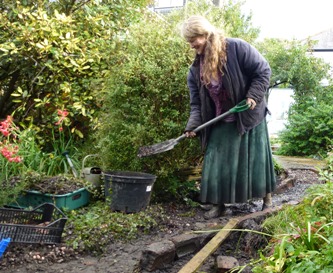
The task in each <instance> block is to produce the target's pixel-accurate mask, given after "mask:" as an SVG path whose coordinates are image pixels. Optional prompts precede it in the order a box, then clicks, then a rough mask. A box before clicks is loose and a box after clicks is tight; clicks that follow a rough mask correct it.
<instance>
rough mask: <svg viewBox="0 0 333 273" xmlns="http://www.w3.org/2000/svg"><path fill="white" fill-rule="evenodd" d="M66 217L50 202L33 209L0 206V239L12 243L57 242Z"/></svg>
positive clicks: (59, 239)
mask: <svg viewBox="0 0 333 273" xmlns="http://www.w3.org/2000/svg"><path fill="white" fill-rule="evenodd" d="M66 221H67V217H66V216H65V214H64V213H63V212H62V211H61V210H60V209H58V208H57V207H56V206H55V205H53V204H51V203H45V204H42V205H40V206H37V207H36V208H34V209H33V210H22V209H11V208H0V240H2V239H5V238H11V242H14V243H32V244H37V243H42V244H57V243H60V242H61V235H62V232H63V230H64V227H65V224H66Z"/></svg>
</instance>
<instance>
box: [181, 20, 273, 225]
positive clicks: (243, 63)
mask: <svg viewBox="0 0 333 273" xmlns="http://www.w3.org/2000/svg"><path fill="white" fill-rule="evenodd" d="M182 35H183V37H184V38H185V39H186V41H187V42H188V43H189V44H190V46H191V48H193V49H194V50H195V52H196V57H195V60H194V62H193V64H192V65H191V67H190V70H189V73H188V87H189V90H190V106H191V112H190V117H189V120H188V123H187V125H186V128H185V134H186V136H187V137H195V136H196V134H195V133H194V132H193V131H192V130H193V129H195V128H196V127H198V126H199V125H201V124H202V123H205V122H207V121H208V120H210V119H212V118H214V117H216V116H218V115H220V114H222V113H224V112H226V111H228V110H229V109H230V108H232V107H233V106H235V105H236V104H237V103H239V102H240V101H242V100H244V99H246V101H247V103H248V104H249V105H250V108H249V110H247V111H244V112H241V113H237V114H232V115H228V116H227V117H226V118H225V119H224V120H222V121H221V122H218V123H217V124H215V125H213V126H211V127H209V128H207V129H204V130H202V131H200V139H201V143H202V148H203V150H205V157H204V163H203V171H202V180H201V193H200V198H201V201H202V202H203V203H206V204H213V207H212V209H211V210H209V211H208V212H206V213H205V218H206V219H210V218H214V217H218V216H220V215H221V214H222V213H223V212H224V211H225V205H224V204H225V203H245V202H247V201H248V200H249V199H251V198H256V197H259V198H263V201H264V202H263V209H265V208H267V207H271V206H272V201H271V192H272V191H273V190H274V188H275V184H276V178H275V173H274V165H273V160H272V153H271V148H270V143H269V136H268V130H267V124H266V121H265V116H266V114H267V112H268V110H267V104H266V101H265V94H266V90H267V88H268V86H269V79H270V75H271V69H270V67H269V64H268V63H267V61H266V60H265V59H264V57H263V56H262V55H261V54H260V53H259V52H258V51H257V50H256V49H255V48H254V47H253V46H251V45H250V44H249V43H247V42H245V41H243V40H241V39H235V38H225V37H224V35H223V33H222V32H221V31H220V30H218V29H216V28H215V27H214V26H212V25H211V24H210V22H209V21H207V20H206V19H205V18H204V17H201V16H192V17H190V18H189V19H188V20H186V21H185V22H184V24H183V28H182Z"/></svg>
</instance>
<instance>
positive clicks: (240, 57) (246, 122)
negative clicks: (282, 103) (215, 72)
mask: <svg viewBox="0 0 333 273" xmlns="http://www.w3.org/2000/svg"><path fill="white" fill-rule="evenodd" d="M223 73H224V75H223V76H222V83H223V86H224V88H225V89H226V90H228V91H229V92H230V95H231V99H232V102H233V104H234V105H236V104H237V103H239V102H240V101H242V100H243V99H246V98H252V99H254V100H255V101H256V107H255V108H254V109H253V110H247V111H244V112H241V113H237V114H236V121H237V127H238V131H239V133H240V134H244V133H246V132H247V131H249V130H251V129H252V128H254V127H255V126H257V125H258V124H259V123H261V121H263V119H264V118H265V116H266V114H267V104H266V99H265V94H266V91H267V89H268V87H269V79H270V75H271V69H270V66H269V64H268V62H267V61H266V60H265V58H264V57H263V56H262V55H261V54H260V53H259V52H258V51H257V50H256V49H255V48H254V47H253V46H251V45H250V44H249V43H247V42H245V41H243V40H241V39H235V38H227V63H226V65H224V67H223ZM187 84H188V87H189V90H190V106H191V112H190V117H189V120H188V123H187V125H186V128H185V131H192V130H193V129H195V128H196V127H198V126H199V125H201V124H203V123H205V122H207V121H208V120H210V119H212V118H214V117H215V106H214V103H213V101H212V99H211V98H210V96H209V93H208V90H207V89H206V87H205V86H204V85H202V84H201V81H200V60H199V56H196V58H195V60H194V62H193V64H192V65H191V67H190V70H189V73H188V77H187ZM209 131H210V128H207V129H203V130H202V131H201V132H200V138H201V141H202V147H203V148H205V146H206V144H207V139H208V136H209Z"/></svg>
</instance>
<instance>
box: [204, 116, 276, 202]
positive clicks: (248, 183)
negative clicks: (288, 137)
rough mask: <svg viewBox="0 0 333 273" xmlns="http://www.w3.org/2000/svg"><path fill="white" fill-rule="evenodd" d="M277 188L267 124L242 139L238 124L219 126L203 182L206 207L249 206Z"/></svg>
mask: <svg viewBox="0 0 333 273" xmlns="http://www.w3.org/2000/svg"><path fill="white" fill-rule="evenodd" d="M275 185H276V177H275V172H274V164H273V160H272V152H271V147H270V143H269V136H268V130H267V124H266V121H265V120H264V121H263V122H261V123H260V124H259V125H258V126H256V127H255V128H253V129H252V130H250V131H249V132H247V133H245V134H244V135H240V134H239V133H238V130H237V125H236V122H232V123H218V124H217V125H216V126H214V127H213V128H212V131H211V135H210V138H209V141H208V145H207V149H206V153H205V157H204V163H203V171H202V179H201V193H200V197H201V198H200V199H201V202H203V203H211V204H223V203H245V202H247V201H248V200H249V199H252V198H257V197H258V198H259V197H260V198H262V197H264V196H265V195H266V194H267V193H271V192H273V190H274V189H275Z"/></svg>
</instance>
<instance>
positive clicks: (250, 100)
mask: <svg viewBox="0 0 333 273" xmlns="http://www.w3.org/2000/svg"><path fill="white" fill-rule="evenodd" d="M246 104H248V105H250V109H251V110H253V109H254V107H256V105H257V103H256V102H255V100H254V99H251V98H247V99H246Z"/></svg>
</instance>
